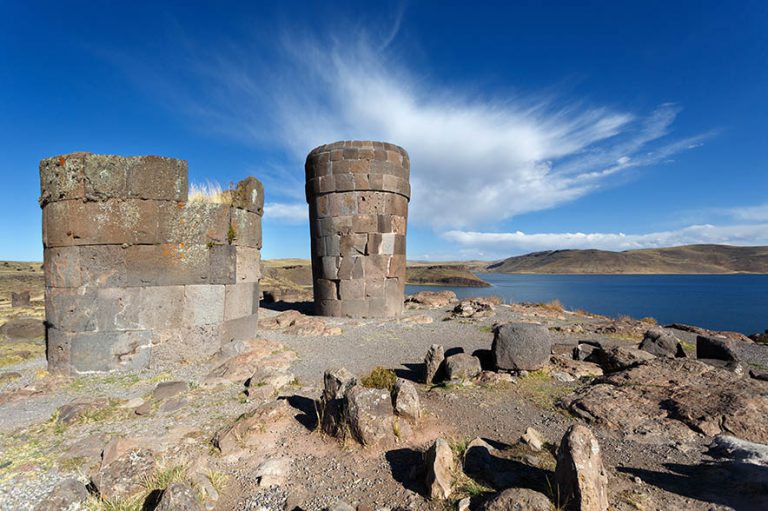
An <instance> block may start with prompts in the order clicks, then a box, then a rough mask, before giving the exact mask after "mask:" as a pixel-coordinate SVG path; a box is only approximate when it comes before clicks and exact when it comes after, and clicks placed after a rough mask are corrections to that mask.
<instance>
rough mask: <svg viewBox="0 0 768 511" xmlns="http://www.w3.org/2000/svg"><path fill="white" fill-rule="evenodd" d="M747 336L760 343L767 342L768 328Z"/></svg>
mask: <svg viewBox="0 0 768 511" xmlns="http://www.w3.org/2000/svg"><path fill="white" fill-rule="evenodd" d="M749 338H750V339H752V340H753V341H754V342H757V343H760V344H768V330H766V331H765V332H763V333H757V334H752V335H750V336H749Z"/></svg>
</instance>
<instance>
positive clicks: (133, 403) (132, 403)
mask: <svg viewBox="0 0 768 511" xmlns="http://www.w3.org/2000/svg"><path fill="white" fill-rule="evenodd" d="M143 404H144V400H143V399H142V398H140V397H134V398H131V399H129V400H128V401H126V402H125V403H122V404H121V405H119V406H118V408H120V409H123V410H132V409H134V408H138V407H140V406H141V405H143Z"/></svg>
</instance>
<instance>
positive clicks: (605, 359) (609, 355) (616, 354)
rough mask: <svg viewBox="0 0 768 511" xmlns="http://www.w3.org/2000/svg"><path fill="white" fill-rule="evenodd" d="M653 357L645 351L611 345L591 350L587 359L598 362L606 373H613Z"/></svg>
mask: <svg viewBox="0 0 768 511" xmlns="http://www.w3.org/2000/svg"><path fill="white" fill-rule="evenodd" d="M654 358H656V357H655V356H654V355H651V354H650V353H648V352H647V351H643V350H639V349H636V348H628V347H626V346H613V347H610V348H604V349H597V350H595V351H593V352H592V354H591V355H590V356H589V358H588V359H587V360H588V361H590V362H595V363H597V364H599V365H600V367H601V368H602V369H603V371H604V372H606V373H615V372H617V371H623V370H625V369H629V368H631V367H636V366H638V365H640V364H641V363H643V362H647V361H649V360H653V359H654Z"/></svg>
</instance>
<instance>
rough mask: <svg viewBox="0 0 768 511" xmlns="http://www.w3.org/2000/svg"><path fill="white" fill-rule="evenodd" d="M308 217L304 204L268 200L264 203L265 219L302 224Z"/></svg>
mask: <svg viewBox="0 0 768 511" xmlns="http://www.w3.org/2000/svg"><path fill="white" fill-rule="evenodd" d="M308 218H309V213H308V212H307V205H306V204H295V203H281V202H268V203H267V204H265V205H264V219H265V221H270V222H271V221H273V220H274V221H278V222H283V223H288V224H302V223H304V222H306V221H307V219H308Z"/></svg>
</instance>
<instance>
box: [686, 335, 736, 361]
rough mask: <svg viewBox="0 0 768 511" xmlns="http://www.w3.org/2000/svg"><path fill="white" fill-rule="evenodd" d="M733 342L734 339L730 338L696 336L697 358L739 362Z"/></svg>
mask: <svg viewBox="0 0 768 511" xmlns="http://www.w3.org/2000/svg"><path fill="white" fill-rule="evenodd" d="M731 342H733V341H730V340H728V339H717V338H715V337H707V336H704V335H699V336H697V337H696V358H709V359H715V360H726V361H729V362H738V360H739V357H738V355H736V352H734V351H733V347H732V346H731Z"/></svg>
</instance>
